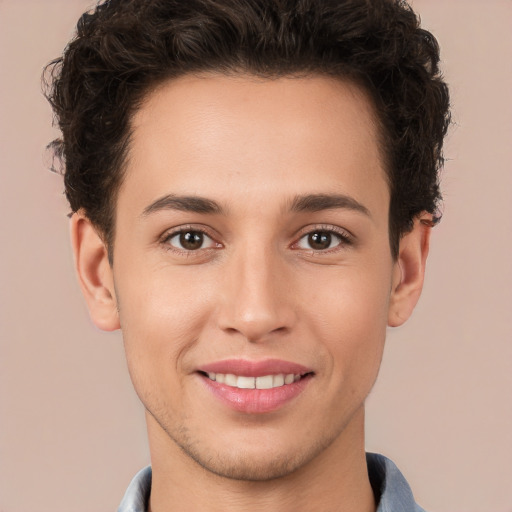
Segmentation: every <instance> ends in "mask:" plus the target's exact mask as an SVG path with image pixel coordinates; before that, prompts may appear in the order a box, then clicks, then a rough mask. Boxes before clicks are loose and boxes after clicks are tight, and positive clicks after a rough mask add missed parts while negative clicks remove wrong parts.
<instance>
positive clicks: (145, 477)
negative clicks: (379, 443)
mask: <svg viewBox="0 0 512 512" xmlns="http://www.w3.org/2000/svg"><path fill="white" fill-rule="evenodd" d="M366 462H367V464H368V475H369V477H370V483H371V484H372V488H373V492H374V493H375V497H376V500H377V501H378V503H379V505H378V508H377V511H376V512H425V511H424V510H423V509H422V508H421V507H419V506H418V505H417V504H416V503H415V501H414V497H413V495H412V492H411V488H410V487H409V484H408V483H407V481H406V480H405V478H404V477H403V475H402V473H400V470H399V469H398V468H397V467H396V466H395V464H393V462H392V461H391V460H389V459H388V458H386V457H384V456H383V455H378V454H376V453H367V454H366ZM150 491H151V466H148V467H146V468H144V469H142V470H141V471H139V472H138V473H137V474H136V475H135V476H134V478H133V480H132V481H131V483H130V485H129V486H128V489H127V491H126V494H125V495H124V498H123V501H122V502H121V504H120V505H119V508H118V509H117V512H147V509H148V502H149V494H150Z"/></svg>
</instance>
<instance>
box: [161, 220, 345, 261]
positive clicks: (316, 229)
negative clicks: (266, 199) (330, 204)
mask: <svg viewBox="0 0 512 512" xmlns="http://www.w3.org/2000/svg"><path fill="white" fill-rule="evenodd" d="M186 233H199V234H201V235H202V236H203V237H207V238H208V239H210V240H211V244H212V245H213V246H212V247H199V248H198V249H185V248H182V249H180V248H179V247H175V246H173V245H171V243H170V240H172V239H173V238H175V237H177V236H179V235H184V234H186ZM314 234H327V235H329V236H334V237H336V238H337V239H338V243H336V244H335V246H334V247H329V248H327V249H314V248H305V247H299V243H300V242H301V241H302V240H304V239H305V238H306V237H309V236H312V235H314ZM160 243H161V244H162V245H163V246H164V247H165V249H166V250H168V251H172V252H175V253H178V254H180V255H186V256H192V255H194V253H196V254H197V253H203V254H204V251H211V250H216V249H221V248H222V247H223V245H222V244H221V243H219V242H217V241H216V240H215V237H213V236H212V235H211V234H210V233H209V232H208V230H206V229H204V228H203V227H200V226H184V227H180V228H177V229H175V230H172V231H168V232H166V233H165V234H164V235H163V236H162V238H161V241H160ZM352 245H354V237H353V235H352V234H351V233H349V232H348V231H346V230H344V229H342V228H339V227H336V226H332V225H329V226H326V225H318V226H313V227H309V228H307V230H303V231H302V233H301V234H300V236H299V238H298V239H297V241H296V242H294V243H293V244H291V246H290V248H291V249H293V250H301V249H302V250H306V251H308V252H309V253H310V254H318V255H322V254H330V253H332V252H336V251H339V250H341V249H342V248H343V247H349V246H352Z"/></svg>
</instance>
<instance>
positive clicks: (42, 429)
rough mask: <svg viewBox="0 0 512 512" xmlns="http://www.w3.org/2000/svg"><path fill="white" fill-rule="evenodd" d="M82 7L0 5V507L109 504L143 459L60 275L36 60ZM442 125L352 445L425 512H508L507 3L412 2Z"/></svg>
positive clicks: (61, 226) (116, 390)
mask: <svg viewBox="0 0 512 512" xmlns="http://www.w3.org/2000/svg"><path fill="white" fill-rule="evenodd" d="M91 4H92V2H90V1H88V0H44V1H42V0H0V172H1V181H0V209H1V212H0V247H1V250H0V258H1V265H0V511H1V512H86V511H90V510H95V511H99V512H101V511H105V512H107V511H113V510H116V507H117V505H118V503H119V501H120V499H121V497H122V495H123V493H124V490H125V488H126V486H127V484H128V482H129V480H130V479H131V477H132V476H133V475H134V474H135V472H136V471H137V470H138V469H139V468H141V467H142V466H143V465H145V464H147V463H148V462H149V457H148V450H147V442H146V439H145V437H146V433H145V425H144V418H143V410H142V406H141V405H140V404H139V402H138V400H137V398H136V396H135V393H134V392H133V390H132V387H131V383H130V381H129V377H128V373H127V371H126V367H125V362H124V355H123V348H122V341H121V336H120V334H119V333H113V334H112V333H111V334H107V333H103V332H100V331H98V330H97V329H95V328H94V327H93V326H92V324H91V322H90V321H89V318H88V314H87V311H86V308H85V304H84V301H83V299H82V297H81V294H80V291H79V288H78V284H77V283H76V279H75V275H74V270H73V266H72V258H71V250H70V246H69V241H68V220H67V217H66V214H67V212H68V208H67V205H66V202H65V200H64V198H63V195H62V189H63V187H62V180H61V178H60V177H59V176H58V175H55V174H52V173H50V172H48V170H47V167H48V162H47V161H45V152H44V148H45V146H46V144H47V143H48V142H49V141H50V140H51V139H52V138H54V137H55V136H56V135H57V131H56V130H55V129H54V128H52V127H51V119H52V115H51V112H50V108H49V106H48V105H47V104H46V101H45V100H44V98H43V96H42V94H41V92H40V82H39V80H40V74H41V70H42V68H43V66H44V65H45V64H46V63H47V62H48V61H49V60H51V59H52V58H54V57H56V56H58V55H59V54H60V53H61V51H62V49H63V47H64V45H65V44H66V42H67V41H68V40H69V38H70V37H71V36H72V34H73V31H74V26H75V23H76V20H77V19H78V16H79V15H80V14H81V12H83V11H84V10H85V9H86V8H87V7H89V6H90V5H91ZM413 6H414V7H415V9H416V10H417V11H418V12H419V13H420V14H421V17H422V20H423V24H424V26H425V27H426V28H428V29H430V30H432V31H433V32H434V34H435V35H436V37H437V38H438V40H439V41H440V44H441V48H442V59H443V69H444V73H445V76H446V78H447V81H448V82H449V84H450V85H451V92H452V99H453V115H454V121H455V125H454V126H453V127H452V130H451V132H450V135H449V137H448V141H447V145H446V151H445V154H446V157H447V162H446V166H445V171H444V173H443V190H444V198H445V207H444V218H443V221H442V222H441V224H440V225H439V226H438V227H436V228H435V230H434V232H433V237H432V248H431V254H430V258H429V265H428V269H427V276H426V282H425V288H424V292H423V296H422V298H421V300H420V303H419V305H418V307H417V309H416V311H415V313H414V315H413V317H412V319H411V320H410V321H409V322H408V323H407V324H406V325H405V326H404V327H402V328H399V329H395V330H390V331H389V335H388V342H387V348H386V353H385V357H384V361H383V366H382V370H381V374H380V376H379V380H378V382H377V385H376V386H375V388H374V390H373V392H372V394H371V395H370V398H369V400H368V413H367V448H368V449H369V450H371V451H377V452H380V453H383V454H385V455H388V456H389V457H391V458H392V459H393V460H394V461H395V462H396V463H397V465H398V466H399V467H400V468H401V469H402V470H403V472H404V473H405V475H406V477H407V478H408V479H409V481H410V483H411V486H412V488H413V490H414V493H415V496H416V498H417V500H418V502H419V503H420V504H421V505H422V506H423V507H425V508H426V509H427V510H428V511H429V512H459V511H460V512H462V511H464V512H510V511H512V493H511V491H510V486H511V483H512V318H511V317H512V165H511V164H512V100H511V94H512V93H511V91H512V66H511V62H512V30H511V27H512V1H510V0H487V1H485V2H484V1H483V0H472V1H471V0H443V1H441V0H415V1H414V2H413Z"/></svg>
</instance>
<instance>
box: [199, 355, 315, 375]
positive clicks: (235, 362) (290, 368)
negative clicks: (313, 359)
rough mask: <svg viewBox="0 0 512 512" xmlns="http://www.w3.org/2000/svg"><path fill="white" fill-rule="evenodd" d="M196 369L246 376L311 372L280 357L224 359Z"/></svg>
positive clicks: (205, 371)
mask: <svg viewBox="0 0 512 512" xmlns="http://www.w3.org/2000/svg"><path fill="white" fill-rule="evenodd" d="M198 371H200V372H204V373H224V374H228V373H231V374H234V375H243V376H246V377H262V376H263V375H278V374H281V373H283V374H285V375H287V374H291V373H293V374H294V375H304V374H306V373H312V370H311V369H310V368H307V367H306V366H303V365H301V364H298V363H292V362H290V361H284V360H281V359H264V360H262V361H251V360H248V359H225V360H222V361H216V362H213V363H209V364H205V365H202V366H201V367H200V368H198Z"/></svg>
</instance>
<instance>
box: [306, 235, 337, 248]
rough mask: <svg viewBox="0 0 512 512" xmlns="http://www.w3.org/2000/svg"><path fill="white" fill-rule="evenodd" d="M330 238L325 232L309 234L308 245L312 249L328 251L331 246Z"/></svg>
mask: <svg viewBox="0 0 512 512" xmlns="http://www.w3.org/2000/svg"><path fill="white" fill-rule="evenodd" d="M331 239H332V236H331V234H330V233H326V232H325V231H324V232H322V231H319V232H316V233H311V234H310V235H309V237H308V242H309V245H310V247H311V248H312V249H328V248H329V247H330V245H331Z"/></svg>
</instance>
